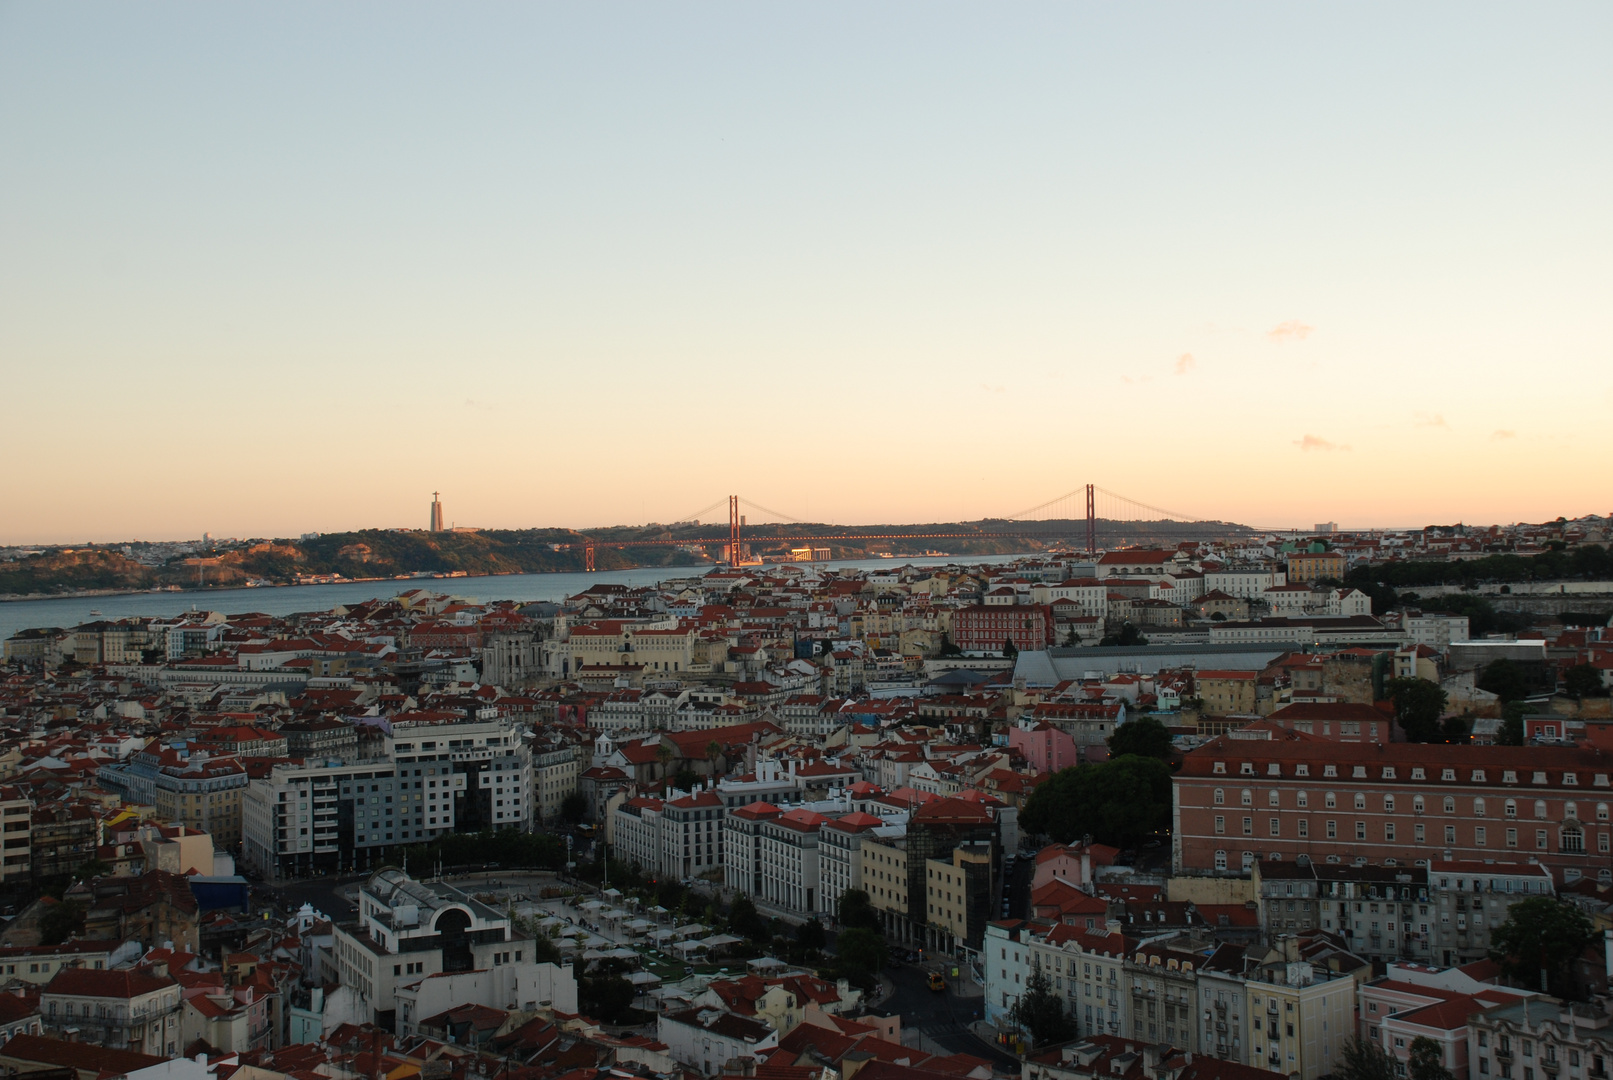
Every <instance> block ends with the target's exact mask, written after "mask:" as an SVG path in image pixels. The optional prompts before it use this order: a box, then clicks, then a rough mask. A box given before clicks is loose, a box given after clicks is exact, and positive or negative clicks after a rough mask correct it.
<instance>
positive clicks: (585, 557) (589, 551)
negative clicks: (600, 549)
mask: <svg viewBox="0 0 1613 1080" xmlns="http://www.w3.org/2000/svg"><path fill="white" fill-rule="evenodd" d="M582 568H583V570H584V571H585V572H586V573H590V574H592V573H593V572H594V538H593V537H591V536H590V537H589V538H588V539H587V540H585V541H584V542H583V546H582Z"/></svg>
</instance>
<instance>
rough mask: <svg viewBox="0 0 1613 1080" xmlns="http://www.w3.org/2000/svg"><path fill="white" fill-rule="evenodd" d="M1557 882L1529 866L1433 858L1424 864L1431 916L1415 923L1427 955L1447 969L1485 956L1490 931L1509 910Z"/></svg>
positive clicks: (1548, 892)
mask: <svg viewBox="0 0 1613 1080" xmlns="http://www.w3.org/2000/svg"><path fill="white" fill-rule="evenodd" d="M1555 892H1556V882H1555V881H1553V879H1552V876H1551V874H1550V873H1549V872H1548V871H1547V870H1546V868H1545V867H1543V866H1541V865H1540V864H1538V863H1532V862H1491V861H1484V862H1478V861H1475V860H1467V861H1456V860H1444V859H1436V860H1434V861H1433V862H1431V863H1429V865H1428V893H1429V898H1430V899H1431V901H1432V905H1431V906H1432V909H1433V910H1432V912H1431V913H1430V917H1429V918H1427V919H1423V920H1419V923H1418V931H1419V933H1420V934H1423V935H1427V937H1428V943H1429V952H1430V953H1431V954H1432V959H1433V961H1434V962H1435V963H1437V964H1442V965H1445V966H1446V967H1450V966H1453V965H1462V964H1467V963H1471V962H1472V961H1474V960H1483V959H1485V958H1486V957H1488V956H1489V955H1490V931H1492V930H1494V929H1495V928H1496V927H1498V926H1500V925H1501V924H1502V923H1504V922H1506V921H1507V915H1508V913H1509V912H1510V911H1511V910H1512V905H1513V904H1516V903H1520V902H1521V901H1524V900H1527V899H1529V898H1530V897H1540V896H1551V895H1553V894H1554V893H1555Z"/></svg>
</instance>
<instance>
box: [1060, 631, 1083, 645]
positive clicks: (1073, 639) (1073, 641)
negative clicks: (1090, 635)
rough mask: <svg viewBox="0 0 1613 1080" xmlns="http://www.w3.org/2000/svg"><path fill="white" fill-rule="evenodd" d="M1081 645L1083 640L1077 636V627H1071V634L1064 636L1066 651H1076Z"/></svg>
mask: <svg viewBox="0 0 1613 1080" xmlns="http://www.w3.org/2000/svg"><path fill="white" fill-rule="evenodd" d="M1080 644H1081V639H1080V637H1078V636H1077V635H1076V632H1075V627H1073V626H1072V627H1070V632H1069V633H1068V634H1065V635H1064V647H1065V648H1066V649H1074V648H1077V647H1079V646H1080Z"/></svg>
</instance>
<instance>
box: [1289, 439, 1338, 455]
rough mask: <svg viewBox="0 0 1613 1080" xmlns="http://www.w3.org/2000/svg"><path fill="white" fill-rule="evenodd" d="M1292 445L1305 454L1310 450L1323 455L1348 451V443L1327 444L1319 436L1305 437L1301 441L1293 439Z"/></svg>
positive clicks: (1327, 442)
mask: <svg viewBox="0 0 1613 1080" xmlns="http://www.w3.org/2000/svg"><path fill="white" fill-rule="evenodd" d="M1294 445H1295V446H1297V447H1299V448H1300V450H1301V451H1303V452H1305V453H1307V454H1308V453H1310V452H1311V451H1312V450H1320V451H1323V452H1325V453H1332V452H1333V451H1334V450H1348V449H1349V448H1350V445H1349V444H1348V443H1343V444H1340V443H1335V442H1329V441H1328V440H1326V439H1324V438H1322V437H1321V436H1320V435H1307V436H1305V437H1304V438H1303V439H1295V440H1294Z"/></svg>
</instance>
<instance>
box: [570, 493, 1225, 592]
mask: <svg viewBox="0 0 1613 1080" xmlns="http://www.w3.org/2000/svg"><path fill="white" fill-rule="evenodd" d="M724 501H726V502H727V505H728V531H727V534H726V535H716V534H712V535H706V534H703V533H701V532H699V531H698V528H699V526H700V525H701V524H702V519H704V518H706V517H708V516H715V515H716V513H717V512H718V511H719V510H720V509H721V508H722V506H723V503H724ZM752 514H758V515H759V516H760V517H761V518H762V519H763V520H766V521H769V522H772V523H774V525H773V527H771V528H768V529H767V530H766V531H765V532H761V533H753V534H752V539H753V540H754V542H755V543H757V544H766V545H772V546H778V545H784V544H806V545H839V546H847V545H853V546H858V547H861V546H864V545H865V544H866V543H867V542H869V541H875V542H886V541H912V540H971V541H980V540H996V539H1022V540H1035V541H1038V542H1039V543H1041V544H1043V545H1063V546H1067V547H1069V548H1072V549H1075V550H1080V551H1085V552H1087V553H1096V552H1098V551H1099V550H1101V549H1102V548H1104V547H1109V546H1120V545H1123V544H1126V543H1131V542H1137V541H1150V542H1170V543H1178V542H1183V541H1189V540H1210V539H1222V538H1225V537H1229V536H1238V535H1249V534H1251V533H1253V532H1255V531H1256V530H1254V529H1251V528H1250V527H1249V526H1245V525H1237V524H1233V523H1230V522H1224V521H1210V520H1205V519H1202V518H1198V517H1194V516H1192V515H1188V514H1181V513H1177V512H1175V511H1171V510H1164V509H1161V508H1160V507H1157V506H1149V505H1148V504H1146V503H1140V502H1137V501H1136V500H1134V499H1129V498H1127V497H1126V496H1124V495H1117V494H1115V493H1114V492H1111V491H1106V490H1104V489H1103V488H1100V487H1098V486H1097V485H1096V484H1087V485H1085V486H1084V487H1080V488H1077V489H1075V490H1074V491H1069V492H1066V493H1065V494H1063V495H1060V496H1059V497H1058V498H1056V499H1049V500H1048V501H1047V502H1044V503H1040V504H1038V505H1036V506H1032V507H1029V508H1028V509H1025V510H1021V511H1019V512H1018V513H1014V514H1010V515H1008V516H1007V517H1005V518H987V519H984V520H982V521H979V522H973V523H969V524H968V525H967V526H966V527H965V526H962V525H952V526H943V527H941V528H940V529H935V528H930V529H926V527H925V526H914V527H913V528H911V529H900V530H895V531H877V527H875V528H871V529H860V528H857V527H855V526H852V527H834V526H826V525H818V524H808V523H807V522H804V521H802V520H801V519H800V518H796V517H792V516H791V515H789V514H782V513H779V512H778V511H777V510H769V509H768V508H767V507H765V506H762V505H760V504H758V503H754V502H752V501H750V500H749V499H746V498H744V497H742V496H739V495H730V496H728V497H727V499H726V500H722V499H719V500H717V501H716V502H714V503H712V504H711V505H710V506H705V507H702V508H701V509H699V510H697V511H695V512H694V513H692V514H688V515H686V516H684V517H683V518H681V519H680V520H679V521H678V522H677V523H676V525H674V526H672V527H669V528H664V529H663V530H662V531H661V532H660V533H659V534H658V535H655V536H645V537H631V538H620V539H615V538H613V539H609V540H606V539H597V538H595V537H592V536H588V535H586V534H583V535H581V537H580V540H581V543H582V546H583V561H584V565H585V568H586V569H588V570H590V571H591V570H593V569H594V557H595V552H596V551H597V550H599V549H601V548H617V549H622V548H641V547H704V548H713V547H719V546H720V547H721V549H722V556H721V558H722V560H723V561H724V562H727V563H729V564H731V565H736V566H737V565H739V564H741V563H742V562H744V557H745V550H746V547H747V543H748V542H747V540H746V539H745V534H746V530H747V529H749V528H751V524H750V518H751V515H752ZM719 522H720V519H719ZM780 525H783V526H789V525H796V526H800V527H801V528H800V530H799V531H790V530H789V529H788V528H785V529H784V530H783V531H780V530H779V528H778V526H780ZM674 529H675V530H677V531H678V533H679V535H674V532H673V530H674Z"/></svg>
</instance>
